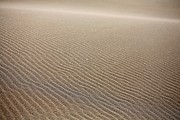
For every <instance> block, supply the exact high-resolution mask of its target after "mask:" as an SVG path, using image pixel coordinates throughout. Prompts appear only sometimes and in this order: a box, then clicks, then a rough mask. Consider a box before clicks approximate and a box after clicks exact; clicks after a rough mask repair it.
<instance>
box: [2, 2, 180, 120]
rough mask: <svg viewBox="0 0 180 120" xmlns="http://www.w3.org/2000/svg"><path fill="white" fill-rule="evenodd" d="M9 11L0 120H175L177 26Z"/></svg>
mask: <svg viewBox="0 0 180 120" xmlns="http://www.w3.org/2000/svg"><path fill="white" fill-rule="evenodd" d="M12 6H13V5H12ZM12 6H11V7H8V6H3V5H1V7H0V26H1V27H0V54H1V58H0V59H1V61H0V93H1V94H0V119H2V120H5V119H8V120H11V119H17V120H20V119H24V120H27V119H32V120H35V119H37V120H40V119H47V120H55V119H57V120H61V119H62V120H74V119H82V120H84V119H88V120H106V119H107V120H110V119H118V120H179V119H180V21H179V19H173V18H170V17H159V18H158V17H152V16H149V17H148V16H143V15H141V16H134V15H131V14H117V13H116V14H107V13H105V12H104V13H103V12H96V13H93V12H89V11H88V12H86V11H83V10H82V11H79V10H74V9H70V10H62V9H59V10H57V9H56V10H50V9H42V8H40V7H39V8H38V7H36V9H35V8H32V7H29V8H28V7H27V6H25V7H23V6H20V7H19V6H18V7H17V6H16V5H14V7H12ZM176 18H177V17H176Z"/></svg>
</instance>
